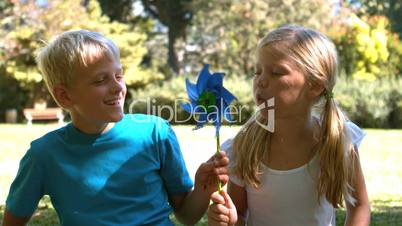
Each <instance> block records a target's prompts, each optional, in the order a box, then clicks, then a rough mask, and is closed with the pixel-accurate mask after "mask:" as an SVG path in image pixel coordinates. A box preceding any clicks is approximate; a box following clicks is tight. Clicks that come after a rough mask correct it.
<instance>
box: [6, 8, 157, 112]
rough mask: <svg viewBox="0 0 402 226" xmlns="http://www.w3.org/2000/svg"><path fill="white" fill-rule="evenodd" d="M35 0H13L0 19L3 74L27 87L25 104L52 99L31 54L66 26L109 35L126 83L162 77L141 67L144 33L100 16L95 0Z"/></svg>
mask: <svg viewBox="0 0 402 226" xmlns="http://www.w3.org/2000/svg"><path fill="white" fill-rule="evenodd" d="M36 2H37V1H25V2H22V1H15V2H14V3H13V4H14V5H13V7H12V9H11V10H12V13H9V14H8V15H9V16H7V17H5V18H3V19H2V20H1V24H3V27H2V28H1V29H0V34H1V37H4V39H3V40H2V43H1V45H0V46H1V51H0V53H1V54H0V57H1V58H0V64H3V65H4V68H5V70H6V75H5V76H10V77H13V78H15V79H17V80H18V81H19V82H20V85H21V87H23V88H24V89H25V90H28V91H29V93H30V96H29V99H30V100H31V101H30V103H28V104H29V105H32V104H33V102H35V101H37V100H40V99H44V100H46V101H47V102H52V101H51V98H50V95H48V92H47V90H46V88H45V85H44V83H43V80H42V76H41V74H40V72H39V71H38V69H37V66H36V62H35V56H36V52H37V50H38V49H40V48H41V47H42V46H43V45H44V41H43V40H50V39H51V38H52V37H54V36H55V35H57V34H59V33H61V32H63V31H67V30H75V29H87V30H93V31H98V32H101V33H103V34H104V35H106V36H107V37H109V38H111V39H112V40H113V41H114V42H115V43H116V44H117V46H118V47H119V48H120V53H121V62H122V65H123V70H124V71H125V78H126V82H127V84H128V85H129V86H132V87H141V86H144V85H145V84H147V83H149V82H150V81H153V80H158V79H162V78H163V76H162V75H161V74H160V73H157V72H155V71H153V70H152V69H144V68H142V67H141V61H142V58H143V56H144V55H145V53H146V48H145V47H144V41H145V40H146V34H144V33H141V32H140V31H137V30H135V29H134V28H132V27H130V26H129V25H127V24H122V23H119V22H112V23H110V20H109V18H108V17H106V16H102V14H101V10H100V7H99V4H98V2H97V1H95V0H90V1H88V4H87V6H86V7H84V6H83V5H82V3H81V1H80V0H71V1H63V0H54V1H51V2H49V4H44V5H41V6H39V5H37V4H36ZM53 104H54V103H53Z"/></svg>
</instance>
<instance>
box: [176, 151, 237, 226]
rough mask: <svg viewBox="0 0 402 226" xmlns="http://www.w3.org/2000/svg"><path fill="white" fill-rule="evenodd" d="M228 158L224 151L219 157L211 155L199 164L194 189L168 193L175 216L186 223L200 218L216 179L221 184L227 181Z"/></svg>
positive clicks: (207, 203)
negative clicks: (185, 191)
mask: <svg viewBox="0 0 402 226" xmlns="http://www.w3.org/2000/svg"><path fill="white" fill-rule="evenodd" d="M228 163H229V159H228V158H227V157H226V154H225V152H220V154H219V157H218V158H215V155H214V156H212V157H211V158H210V159H209V160H208V161H207V162H206V163H203V164H201V166H200V167H199V168H198V170H197V172H196V175H195V184H194V190H192V191H190V192H188V193H185V194H180V195H170V196H169V201H170V204H171V205H172V207H173V210H174V214H175V216H176V218H177V219H178V220H179V221H180V222H182V223H184V224H186V225H193V224H195V223H196V222H198V221H199V220H200V218H201V217H202V216H203V215H204V213H205V211H206V210H207V208H208V206H209V197H210V196H211V194H212V193H213V192H215V191H216V190H217V179H218V180H220V181H221V182H222V183H223V185H224V184H226V183H227V181H228V180H229V177H228V175H227V165H228Z"/></svg>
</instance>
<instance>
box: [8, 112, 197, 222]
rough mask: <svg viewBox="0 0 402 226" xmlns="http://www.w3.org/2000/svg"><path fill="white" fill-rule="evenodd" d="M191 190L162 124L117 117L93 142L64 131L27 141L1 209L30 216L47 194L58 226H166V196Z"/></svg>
mask: <svg viewBox="0 0 402 226" xmlns="http://www.w3.org/2000/svg"><path fill="white" fill-rule="evenodd" d="M192 186H193V182H192V180H191V178H190V177H189V174H188V172H187V169H186V166H185V163H184V160H183V157H182V154H181V151H180V147H179V144H178V141H177V138H176V135H175V134H174V132H173V130H172V128H171V127H170V126H169V124H168V123H167V122H166V121H164V120H162V119H160V118H157V117H154V116H149V115H140V114H136V115H125V116H124V118H123V119H122V120H120V121H119V122H117V123H116V124H115V125H114V127H113V128H112V129H110V130H109V131H107V132H106V133H104V134H101V135H88V134H84V133H82V132H80V131H79V130H77V129H76V128H75V127H74V126H73V125H72V124H68V125H67V126H65V127H63V128H61V129H58V130H55V131H53V132H50V133H48V134H46V135H45V136H43V137H41V138H39V139H37V140H35V141H33V142H32V143H31V147H30V149H29V150H28V152H27V153H26V154H25V156H24V157H23V159H22V160H21V162H20V168H19V171H18V174H17V176H16V178H15V180H14V182H13V183H12V185H11V188H10V192H9V195H8V198H7V202H6V205H7V209H8V210H9V211H10V212H11V213H13V214H15V215H17V216H30V215H32V213H33V212H34V211H35V209H36V207H37V204H38V201H39V199H40V198H41V197H42V196H43V195H46V194H47V195H49V196H50V198H51V201H52V204H53V206H54V207H55V209H56V211H57V213H58V216H59V218H60V222H61V224H62V225H71V226H77V225H86V226H90V225H172V223H171V221H170V220H169V215H170V213H171V212H172V208H171V206H170V205H169V203H168V194H169V195H175V194H183V193H186V192H189V191H190V190H191V189H192Z"/></svg>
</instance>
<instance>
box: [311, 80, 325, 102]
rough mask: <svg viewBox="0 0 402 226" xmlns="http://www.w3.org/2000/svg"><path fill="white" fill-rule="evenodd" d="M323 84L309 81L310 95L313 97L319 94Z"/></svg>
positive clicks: (322, 90)
mask: <svg viewBox="0 0 402 226" xmlns="http://www.w3.org/2000/svg"><path fill="white" fill-rule="evenodd" d="M324 89H325V88H324V86H323V85H321V84H319V83H317V82H311V83H310V89H309V94H310V97H311V98H313V99H315V98H316V97H318V96H320V95H321V94H322V92H324Z"/></svg>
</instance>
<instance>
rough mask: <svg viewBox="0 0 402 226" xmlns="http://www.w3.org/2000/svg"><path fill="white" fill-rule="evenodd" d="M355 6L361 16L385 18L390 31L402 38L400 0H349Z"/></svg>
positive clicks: (401, 6) (401, 5)
mask: <svg viewBox="0 0 402 226" xmlns="http://www.w3.org/2000/svg"><path fill="white" fill-rule="evenodd" d="M350 4H351V5H356V10H357V14H358V16H359V17H362V16H369V17H371V16H385V17H387V18H388V20H389V22H390V25H391V30H392V31H393V32H397V33H399V35H400V37H402V24H401V18H402V2H401V1H400V0H350Z"/></svg>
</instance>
